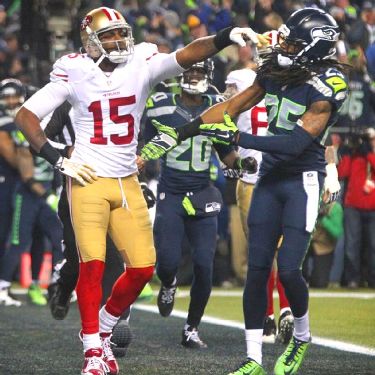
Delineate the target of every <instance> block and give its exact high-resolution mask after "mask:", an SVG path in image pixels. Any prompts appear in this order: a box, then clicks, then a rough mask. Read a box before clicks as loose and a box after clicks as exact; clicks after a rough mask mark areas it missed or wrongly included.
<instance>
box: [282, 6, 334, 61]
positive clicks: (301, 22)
mask: <svg viewBox="0 0 375 375" xmlns="http://www.w3.org/2000/svg"><path fill="white" fill-rule="evenodd" d="M338 38H339V27H338V26H337V23H336V21H335V19H334V18H333V17H332V16H331V15H329V14H328V13H326V12H325V11H323V10H321V9H317V8H304V9H300V10H297V11H296V12H294V13H293V14H292V15H291V16H290V17H289V18H288V20H287V21H286V23H285V24H284V25H281V26H280V28H279V30H278V44H277V45H276V49H277V51H278V52H279V54H278V63H279V65H280V66H282V67H290V66H292V65H303V64H306V63H310V64H311V63H316V62H318V61H320V60H324V59H328V58H330V57H332V56H333V55H334V54H335V52H336V48H335V45H336V42H337V41H338Z"/></svg>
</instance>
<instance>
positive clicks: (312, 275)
mask: <svg viewBox="0 0 375 375" xmlns="http://www.w3.org/2000/svg"><path fill="white" fill-rule="evenodd" d="M99 6H108V7H111V8H115V9H117V10H118V11H120V12H121V13H122V14H123V15H124V17H125V19H126V20H127V21H128V23H129V24H130V25H131V26H132V28H133V36H134V38H135V42H136V43H139V42H143V41H146V42H151V43H155V44H156V45H157V46H158V48H159V51H160V52H166V53H168V52H171V51H174V50H176V49H178V48H179V47H181V46H183V45H185V44H187V43H188V42H190V41H192V40H194V39H196V38H199V37H203V36H206V35H211V34H214V33H216V32H217V31H219V30H220V29H222V28H225V27H228V26H230V25H236V26H240V27H247V26H250V27H252V28H253V29H254V30H255V31H256V32H258V33H264V32H267V31H269V30H277V29H278V28H279V27H280V25H281V24H283V23H284V21H285V20H286V19H287V18H288V17H289V16H290V14H291V13H292V12H293V11H295V10H296V9H300V8H302V7H307V6H317V7H319V8H322V9H325V10H327V11H328V12H329V13H330V14H331V15H332V16H333V17H334V18H335V19H336V21H337V23H338V25H339V26H340V29H341V38H340V40H339V42H338V44H337V59H338V60H340V61H341V62H344V63H348V64H350V65H352V67H353V68H352V70H351V72H350V76H349V87H350V95H349V98H348V99H347V101H346V103H345V105H344V108H343V109H342V111H341V115H340V118H339V120H338V122H337V124H336V125H335V127H334V128H333V129H331V131H330V133H329V135H328V137H327V141H326V142H327V145H333V146H334V148H335V151H336V159H337V166H338V171H339V177H340V179H341V181H342V193H341V198H340V200H339V201H338V202H337V203H335V204H334V205H331V206H328V207H324V208H322V210H321V212H320V218H319V221H318V226H317V230H316V231H315V234H314V237H313V240H312V242H311V246H310V249H309V252H308V255H307V257H306V260H305V263H304V273H305V276H306V278H307V280H308V281H309V283H310V285H311V286H313V287H320V288H323V287H327V286H331V287H333V286H334V287H340V286H341V287H349V288H358V287H371V288H375V130H374V128H375V82H374V80H375V1H362V0H357V1H355V0H352V1H349V0H326V1H324V0H321V1H319V0H316V1H309V0H293V1H292V0H107V1H104V0H103V1H94V0H90V1H87V0H65V1H63V0H28V1H21V0H2V1H1V4H0V81H2V80H4V79H8V78H16V79H19V80H20V81H21V82H22V83H24V84H25V85H33V86H36V87H41V86H43V85H44V84H46V83H47V82H48V80H49V72H50V71H51V68H52V64H53V62H54V61H55V60H56V59H57V58H59V57H60V56H61V55H63V54H66V53H71V52H77V51H79V49H80V47H81V41H80V36H79V24H80V22H81V19H82V17H83V16H84V15H85V14H86V13H87V12H88V11H89V10H91V9H93V8H96V7H99ZM214 63H215V70H214V79H213V85H214V86H215V87H216V89H217V92H220V93H223V92H224V91H225V88H226V86H225V80H226V77H227V75H228V73H229V72H231V71H233V70H237V69H243V68H250V69H255V67H256V53H255V51H254V49H253V48H252V47H251V46H247V47H245V48H238V47H236V46H231V47H228V48H226V49H225V50H224V51H222V52H221V53H220V54H219V55H217V56H215V58H214ZM157 89H158V90H165V91H168V90H175V87H174V86H172V85H165V87H164V86H163V85H162V86H160V87H158V88H157ZM0 95H1V93H0ZM0 122H1V119H0ZM0 130H1V128H0ZM0 150H1V148H0ZM1 157H2V156H1V154H0V158H1ZM212 171H213V173H212V179H213V180H214V182H215V184H216V185H218V186H219V187H220V190H221V191H222V193H223V196H224V199H225V204H226V207H225V209H224V210H223V211H222V213H220V216H219V221H220V225H219V231H218V237H217V238H218V242H217V254H216V259H215V274H214V283H215V284H216V285H219V286H224V287H230V286H233V285H242V284H243V282H244V277H245V274H246V273H245V267H246V265H241V264H239V261H238V259H236V254H237V253H238V251H237V249H238V247H244V248H245V249H246V240H245V238H244V235H243V233H242V234H241V233H238V228H239V227H240V226H241V225H240V223H239V213H238V208H237V205H236V197H235V185H236V180H233V179H226V178H224V176H223V174H222V171H221V169H220V166H218V165H215V163H213V167H212ZM146 173H147V177H148V179H149V181H150V182H149V184H150V186H154V185H155V183H156V182H155V181H156V180H157V176H158V166H157V164H150V165H149V166H148V167H147V171H146ZM1 183H2V179H1V171H0V185H1ZM2 199H4V198H3V197H2V196H0V205H1V204H2V202H1V200H2ZM47 247H48V245H47ZM186 247H187V248H188V244H187V246H186ZM234 249H236V251H234ZM244 251H246V250H244ZM0 262H1V258H0ZM17 277H18V276H17V275H15V278H17ZM184 280H185V281H186V283H189V282H190V280H191V267H190V262H189V256H188V251H187V256H186V262H185V265H183V266H182V267H181V270H180V275H179V281H180V283H181V284H183V283H184Z"/></svg>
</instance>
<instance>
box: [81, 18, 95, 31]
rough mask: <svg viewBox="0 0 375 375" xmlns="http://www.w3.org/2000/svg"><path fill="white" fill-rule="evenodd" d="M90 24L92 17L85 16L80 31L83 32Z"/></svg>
mask: <svg viewBox="0 0 375 375" xmlns="http://www.w3.org/2000/svg"><path fill="white" fill-rule="evenodd" d="M91 22H92V16H90V15H89V16H86V17H85V18H84V19H83V20H82V22H81V30H85V29H86V27H87V26H88V25H90V23H91Z"/></svg>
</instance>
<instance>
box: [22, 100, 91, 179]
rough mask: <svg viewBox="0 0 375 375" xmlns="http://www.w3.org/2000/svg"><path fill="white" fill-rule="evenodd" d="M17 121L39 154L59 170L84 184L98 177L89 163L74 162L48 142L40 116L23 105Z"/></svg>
mask: <svg viewBox="0 0 375 375" xmlns="http://www.w3.org/2000/svg"><path fill="white" fill-rule="evenodd" d="M15 122H16V124H17V126H18V127H19V129H20V130H21V131H22V133H23V134H24V136H25V137H26V139H27V140H28V141H29V143H30V145H31V147H32V148H33V149H34V150H35V151H36V152H37V153H38V155H39V156H41V157H42V158H44V159H46V160H47V161H48V162H50V163H51V164H52V165H53V166H54V168H56V169H57V170H58V171H60V172H61V173H63V174H65V175H67V176H69V177H72V178H74V179H75V180H77V181H78V182H79V183H80V184H81V185H82V186H85V185H86V184H87V183H92V182H94V180H96V179H97V176H96V174H95V171H94V170H93V168H91V167H90V166H89V165H85V164H79V163H74V162H72V161H71V160H69V159H67V158H64V157H62V156H61V155H60V153H59V152H58V151H57V150H56V149H54V148H53V147H52V146H51V145H50V144H49V143H48V141H47V138H46V136H45V134H44V132H43V130H42V128H41V126H40V121H39V118H38V117H37V116H36V115H35V114H34V113H33V112H31V111H29V110H28V109H27V108H25V107H22V108H21V109H20V110H19V111H18V113H17V116H16V119H15Z"/></svg>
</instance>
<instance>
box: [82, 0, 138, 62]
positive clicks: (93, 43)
mask: <svg viewBox="0 0 375 375" xmlns="http://www.w3.org/2000/svg"><path fill="white" fill-rule="evenodd" d="M115 29H120V30H121V32H122V35H123V39H120V40H113V41H108V42H107V41H105V42H104V41H103V42H101V41H100V34H102V33H105V32H107V31H110V30H115ZM81 40H82V45H83V47H84V49H85V50H86V52H87V54H88V55H89V56H90V57H92V58H93V59H97V58H100V57H101V56H103V58H104V57H106V58H108V59H109V60H110V61H111V62H113V63H115V64H121V63H125V62H127V61H128V60H129V59H130V58H131V56H132V55H133V53H134V39H133V35H132V29H131V27H130V25H129V24H128V23H127V22H126V21H125V18H124V17H123V16H122V15H121V13H120V12H118V11H117V10H114V9H111V8H106V7H101V8H97V9H94V10H92V11H91V12H89V13H87V15H86V16H85V17H84V18H83V20H82V22H81ZM109 43H110V44H113V43H115V45H116V47H117V48H116V50H112V51H107V50H106V44H109Z"/></svg>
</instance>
